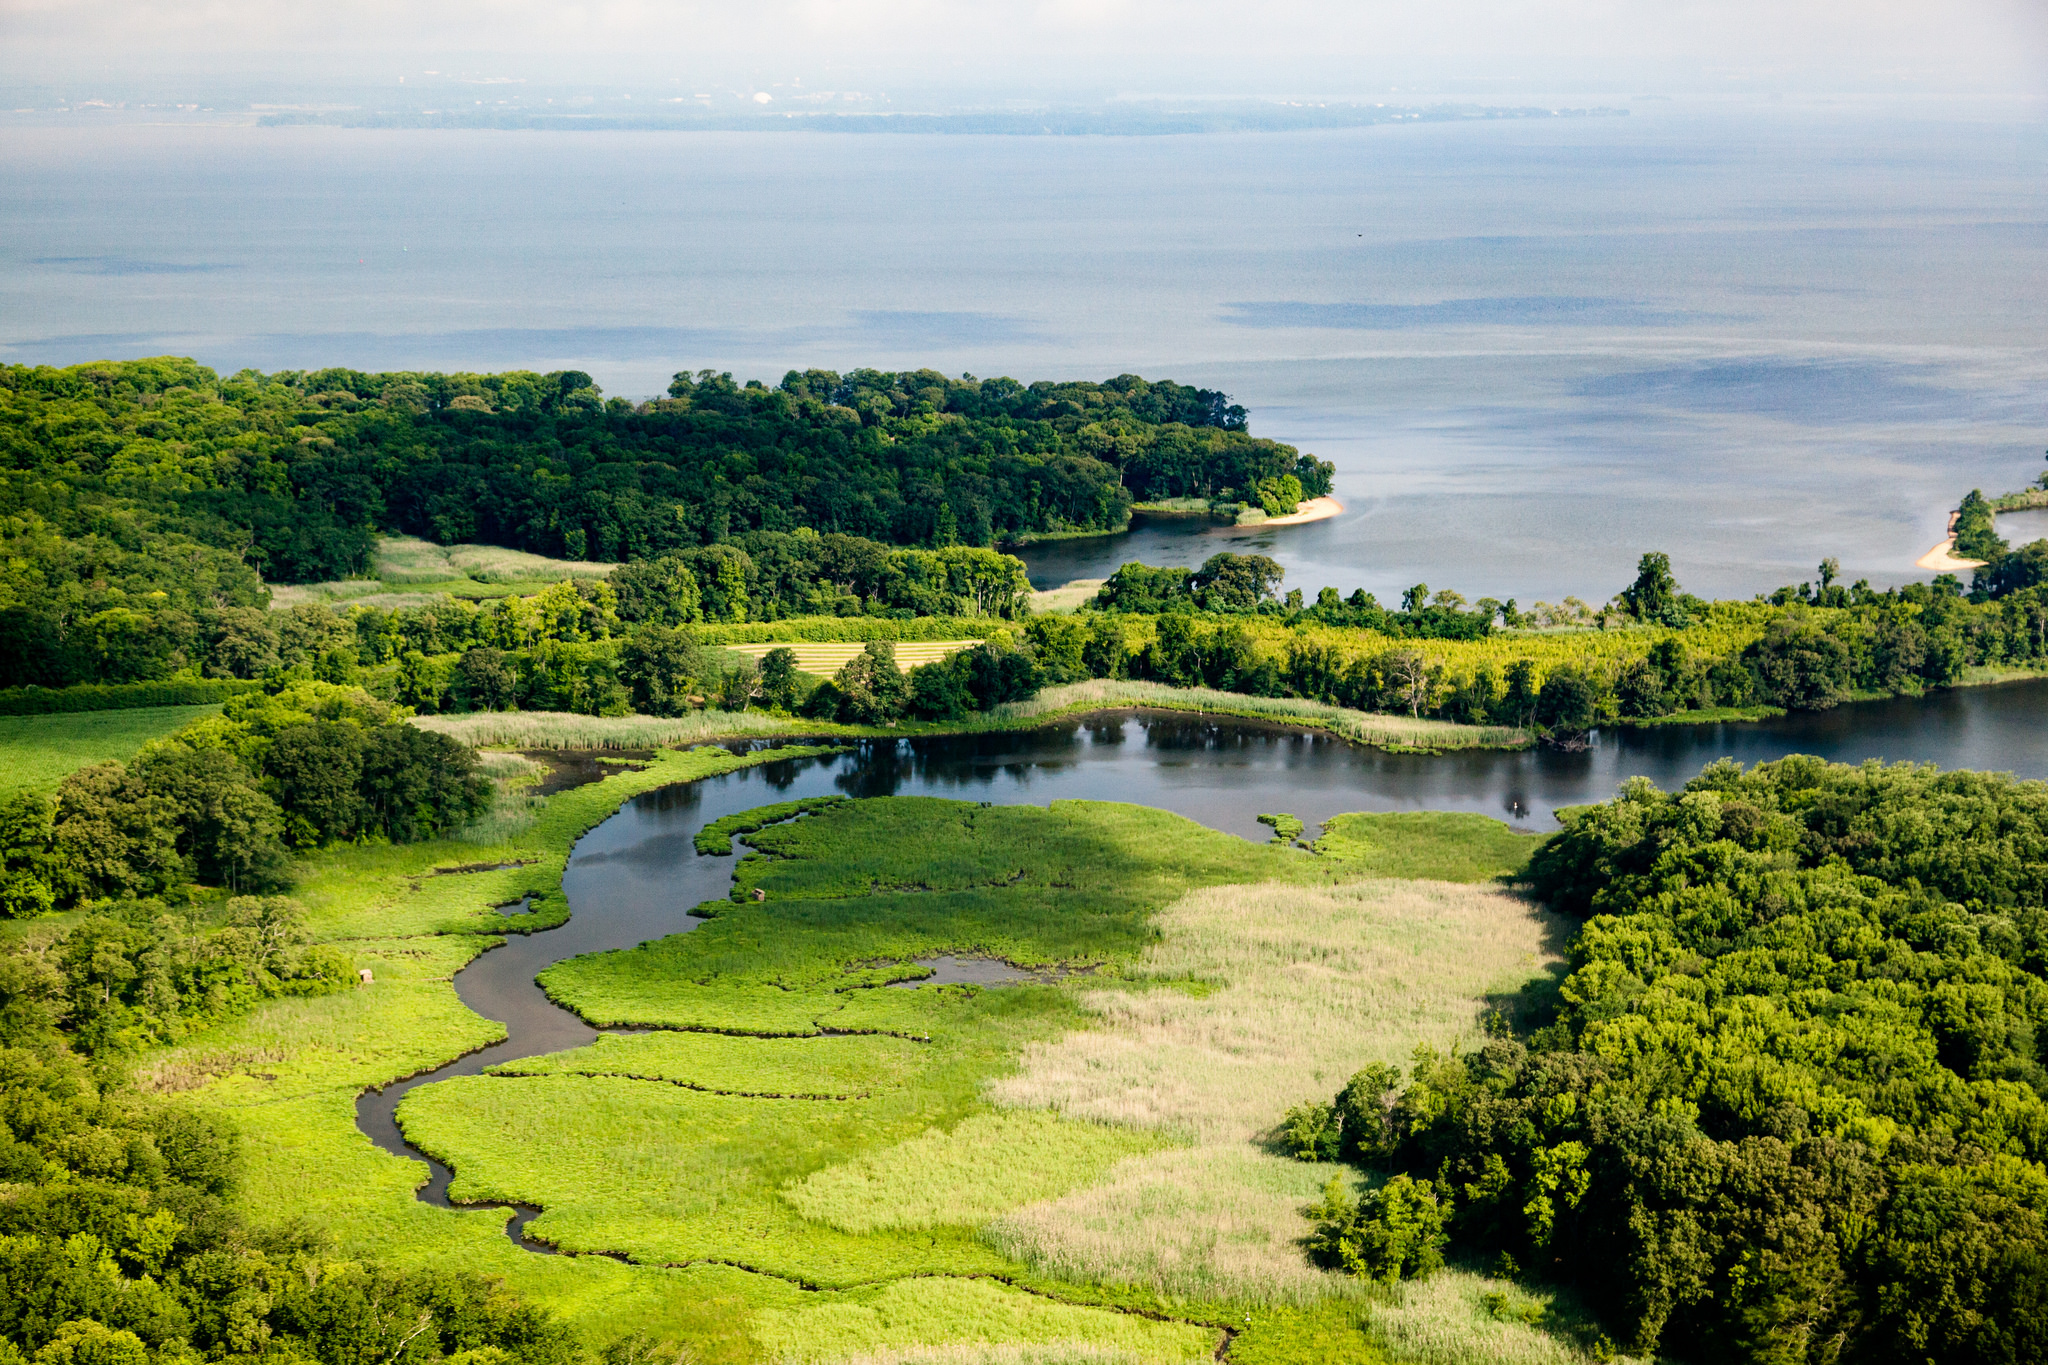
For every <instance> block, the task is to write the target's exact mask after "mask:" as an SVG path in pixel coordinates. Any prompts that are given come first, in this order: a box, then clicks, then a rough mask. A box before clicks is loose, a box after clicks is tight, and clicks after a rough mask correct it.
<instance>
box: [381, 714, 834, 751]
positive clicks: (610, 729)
mask: <svg viewBox="0 0 2048 1365" xmlns="http://www.w3.org/2000/svg"><path fill="white" fill-rule="evenodd" d="M412 723H413V724H414V725H417V726H419V727H420V728H421V729H422V730H432V731H433V732H435V733H436V734H442V735H447V736H448V737H449V738H451V739H454V740H456V741H458V742H460V743H463V744H467V745H470V746H472V747H475V748H485V747H489V748H501V749H659V748H664V747H668V746H672V745H677V744H694V743H699V742H701V741H704V740H710V739H725V738H730V737H734V736H747V735H780V734H788V733H790V732H792V731H796V730H801V729H805V728H810V729H813V730H815V729H816V728H818V727H816V726H815V725H813V726H809V727H806V726H805V725H804V724H803V723H802V722H800V721H794V720H789V719H787V718H785V717H781V716H771V715H769V714H768V713H766V712H765V711H692V712H691V713H690V714H688V715H686V716H579V715H575V714H573V713H571V712H567V711H472V712H470V713H468V714H466V715H457V716H415V717H413V721H412Z"/></svg>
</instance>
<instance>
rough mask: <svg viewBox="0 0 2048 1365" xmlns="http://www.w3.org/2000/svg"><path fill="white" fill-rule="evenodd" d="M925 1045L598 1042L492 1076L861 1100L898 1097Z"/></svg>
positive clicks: (726, 1037) (846, 1040)
mask: <svg viewBox="0 0 2048 1365" xmlns="http://www.w3.org/2000/svg"><path fill="white" fill-rule="evenodd" d="M924 1050H925V1048H924V1045H923V1044H922V1043H918V1042H913V1041H911V1040H909V1039H905V1038H892V1037H890V1036H889V1035H887V1034H852V1035H838V1036H833V1037H826V1038H740V1037H734V1036H732V1035H730V1034H723V1033H636V1034H617V1033H606V1034H601V1035H599V1037H598V1040H597V1041H596V1042H594V1043H592V1044H590V1045H589V1046H588V1047H579V1048H572V1049H570V1050H569V1051H567V1052H551V1053H548V1054H547V1055H545V1056H541V1057H522V1058H521V1059H519V1060H518V1061H516V1062H506V1063H504V1064H503V1065H501V1066H494V1067H492V1068H491V1074H492V1075H494V1076H627V1077H632V1078H635V1079H638V1080H648V1081H667V1082H669V1083H670V1084H671V1085H680V1086H687V1087H689V1088H691V1089H695V1090H708V1091H713V1092H715V1093H718V1094H722V1095H760V1096H764V1097H766V1098H770V1099H840V1100H845V1099H861V1098H864V1097H865V1096H867V1095H870V1094H873V1093H874V1092H876V1091H880V1090H894V1089H898V1088H900V1087H901V1086H902V1085H903V1081H904V1077H906V1076H908V1075H910V1074H911V1073H912V1072H914V1071H916V1069H917V1068H918V1066H919V1064H920V1063H921V1062H922V1061H923V1058H922V1057H921V1056H920V1053H921V1052H923V1051H924Z"/></svg>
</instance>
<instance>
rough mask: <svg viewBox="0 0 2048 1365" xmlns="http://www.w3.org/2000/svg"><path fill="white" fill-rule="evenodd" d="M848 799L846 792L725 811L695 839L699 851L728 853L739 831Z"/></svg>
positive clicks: (701, 830)
mask: <svg viewBox="0 0 2048 1365" xmlns="http://www.w3.org/2000/svg"><path fill="white" fill-rule="evenodd" d="M844 800H846V798H845V797H844V796H807V797H804V798H803V799H802V800H800V801H782V802H778V803H776V804H775V805H772V806H756V807H755V808H754V809H753V810H748V811H740V812H739V813H737V814H734V815H721V816H720V817H718V819H716V820H713V821H712V822H711V823H710V824H708V825H706V826H704V828H702V829H700V830H698V831H697V837H696V839H695V841H694V842H695V845H696V849H697V851H698V852H699V853H707V854H713V855H716V856H718V857H724V856H725V855H727V854H729V853H731V852H732V841H733V838H734V836H735V835H741V834H752V833H753V832H754V831H756V830H760V829H766V828H767V827H768V826H769V825H776V824H780V823H782V822H783V821H784V820H793V819H795V818H796V817H797V816H799V815H803V814H805V813H806V812H809V811H814V810H823V809H824V808H825V807H827V806H830V805H836V804H837V803H838V802H841V801H844Z"/></svg>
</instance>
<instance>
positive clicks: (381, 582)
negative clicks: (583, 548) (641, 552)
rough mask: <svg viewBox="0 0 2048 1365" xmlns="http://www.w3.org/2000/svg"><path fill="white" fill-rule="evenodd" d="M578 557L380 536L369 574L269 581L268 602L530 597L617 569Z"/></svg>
mask: <svg viewBox="0 0 2048 1365" xmlns="http://www.w3.org/2000/svg"><path fill="white" fill-rule="evenodd" d="M618 567H619V566H618V565H616V564H599V563H594V562H591V561H588V560H580V559H550V558H548V557H547V556H545V555H536V554H528V553H527V552H526V551H524V550H507V549H505V548H503V547H502V546H497V545H436V544H434V543H433V542H432V541H430V540H421V539H419V538H418V537H416V536H385V537H383V538H382V539H380V540H379V541H378V542H377V553H376V557H375V560H374V561H373V563H372V564H371V570H372V575H373V576H371V577H369V578H357V579H349V580H347V581H344V582H334V583H302V584H283V583H277V584H272V585H271V589H270V605H271V606H272V607H273V608H274V609H278V610H282V609H284V608H286V607H294V606H298V605H300V604H302V603H306V602H330V603H335V604H337V605H339V604H347V605H350V606H368V607H382V608H385V609H386V610H390V609H392V608H396V607H411V606H419V605H422V604H424V603H426V602H430V601H432V600H433V599H434V598H436V597H438V596H440V595H442V594H444V593H447V594H452V595H454V596H456V597H474V598H483V597H507V596H512V595H514V594H518V595H530V594H533V593H537V592H539V591H540V590H541V589H542V588H544V587H546V586H547V585H548V584H550V583H559V582H561V581H562V580H563V579H565V578H603V577H605V576H606V575H608V574H610V573H611V571H612V570H613V569H616V568H618Z"/></svg>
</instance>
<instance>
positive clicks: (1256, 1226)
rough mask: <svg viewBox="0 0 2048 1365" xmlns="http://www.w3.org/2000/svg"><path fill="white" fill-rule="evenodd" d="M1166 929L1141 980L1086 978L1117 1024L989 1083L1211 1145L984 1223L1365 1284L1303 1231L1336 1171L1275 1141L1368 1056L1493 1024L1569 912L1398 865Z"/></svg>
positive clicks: (1074, 1241) (1388, 1057)
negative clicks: (1424, 878) (1400, 877)
mask: <svg viewBox="0 0 2048 1365" xmlns="http://www.w3.org/2000/svg"><path fill="white" fill-rule="evenodd" d="M1158 925H1159V929H1160V933H1161V939H1160V941H1159V942H1158V943H1157V944H1155V945H1153V946H1151V947H1149V948H1147V949H1146V950H1145V952H1144V954H1143V956H1142V957H1141V959H1140V961H1139V963H1138V965H1137V966H1136V967H1135V968H1134V969H1133V970H1132V971H1131V972H1130V973H1128V976H1127V979H1128V980H1129V982H1130V984H1131V985H1132V986H1135V987H1139V988H1140V989H1093V990H1086V989H1084V990H1082V991H1081V992H1080V995H1079V999H1080V1003H1081V1004H1082V1006H1083V1007H1084V1008H1086V1009H1088V1010H1090V1011H1091V1012H1093V1013H1094V1014H1096V1015H1097V1016H1098V1017H1099V1019H1100V1020H1101V1024H1100V1026H1099V1027H1097V1028H1093V1029H1087V1030H1080V1031H1075V1032H1071V1033H1068V1034H1067V1035H1066V1036H1064V1037H1063V1038H1061V1039H1059V1040H1058V1041H1056V1042H1051V1043H1036V1044H1031V1045H1028V1046H1027V1047H1026V1048H1025V1049H1024V1052H1023V1055H1022V1058H1021V1062H1020V1066H1019V1068H1018V1070H1017V1072H1016V1073H1015V1074H1013V1075H1011V1076H1008V1077H1004V1078H1002V1079H999V1080H997V1081H995V1082H994V1083H993V1084H992V1085H991V1086H990V1087H989V1094H990V1096H991V1098H993V1099H994V1100H995V1101H996V1103H998V1104H1001V1105H1009V1106H1014V1107H1019V1108H1046V1109H1051V1110H1053V1111H1055V1112H1057V1113H1061V1114H1064V1115H1067V1116H1069V1117H1074V1118H1090V1119H1096V1120H1098V1121H1101V1122H1105V1123H1123V1124H1129V1125H1131V1126H1133V1127H1137V1128H1146V1129H1152V1130H1155V1131H1158V1132H1161V1133H1164V1134H1167V1135H1169V1136H1172V1137H1176V1138H1179V1139H1181V1140H1182V1141H1185V1142H1188V1143H1190V1144H1192V1147H1193V1149H1192V1150H1183V1151H1175V1152H1167V1153H1161V1154H1157V1155H1154V1156H1146V1157H1137V1158H1133V1159H1130V1160H1127V1161H1125V1162H1124V1163H1123V1164H1122V1165H1120V1166H1119V1167H1118V1168H1117V1169H1116V1170H1115V1171H1114V1172H1113V1173H1112V1174H1111V1176H1110V1177H1109V1178H1108V1179H1107V1180H1106V1181H1105V1182H1104V1183H1103V1184H1101V1185H1099V1186H1097V1187H1095V1188H1092V1189H1084V1190H1080V1191H1077V1192H1075V1193H1072V1194H1069V1195H1066V1196H1064V1197H1062V1198H1058V1199H1053V1200H1048V1201H1045V1202H1042V1203H1039V1204H1035V1205H1030V1206H1027V1207H1024V1208H1022V1209H1018V1210H1016V1211H1014V1212H1012V1213H1010V1214H1009V1215H1007V1216H1004V1217H1002V1218H999V1219H997V1220H996V1221H995V1222H994V1223H992V1224H991V1225H990V1226H989V1227H988V1229H987V1230H986V1232H985V1234H984V1235H985V1236H986V1237H987V1239H988V1240H989V1241H990V1243H991V1244H992V1245H993V1246H994V1247H995V1248H996V1249H997V1250H1000V1251H1002V1252H1003V1253H1004V1254H1005V1255H1009V1256H1013V1257H1016V1258H1018V1259H1022V1260H1024V1261H1026V1262H1027V1263H1029V1264H1031V1265H1032V1266H1033V1267H1034V1268H1036V1269H1038V1270H1040V1271H1042V1272H1043V1273H1047V1274H1051V1275H1056V1276H1059V1277H1062V1278H1068V1279H1077V1280H1089V1281H1098V1282H1109V1283H1127V1284H1140V1285H1146V1286H1149V1287H1151V1288H1153V1289H1155V1290H1157V1291H1159V1292H1162V1293H1173V1294H1190V1295H1198V1296H1201V1297H1206V1298H1215V1299H1225V1300H1239V1301H1245V1302H1255V1303H1274V1302H1279V1303H1292V1304H1302V1303H1306V1302H1312V1301H1314V1300H1316V1299H1317V1298H1328V1297H1331V1296H1334V1295H1341V1294H1351V1293H1355V1292H1356V1286H1355V1285H1354V1284H1353V1283H1351V1282H1348V1281H1345V1280H1341V1279H1339V1278H1337V1277H1334V1276H1329V1275H1324V1274H1322V1273H1321V1272H1318V1271H1316V1270H1314V1269H1312V1268H1311V1267H1310V1266H1309V1265H1308V1264H1307V1263H1306V1261H1305V1260H1304V1259H1303V1257H1302V1254H1301V1251H1300V1248H1299V1245H1298V1243H1299V1239H1300V1238H1301V1237H1302V1235H1303V1234H1304V1233H1305V1231H1306V1230H1307V1225H1306V1223H1305V1222H1304V1221H1303V1219H1302V1216H1301V1210H1302V1209H1303V1207H1304V1206H1305V1205H1306V1204H1308V1203H1309V1202H1310V1201H1311V1200H1312V1199H1313V1197H1314V1195H1315V1192H1316V1188H1317V1187H1318V1186H1319V1185H1320V1183H1321V1182H1322V1180H1324V1179H1327V1178H1328V1175H1329V1174H1330V1172H1329V1169H1328V1168H1326V1167H1315V1166H1309V1165H1302V1164H1297V1163H1294V1162H1291V1161H1287V1160H1285V1159H1283V1158H1280V1157H1278V1156H1275V1155H1273V1154H1272V1153H1271V1152H1270V1151H1268V1150H1267V1149H1266V1147H1265V1146H1264V1144H1265V1142H1266V1141H1267V1140H1268V1138H1269V1136H1270V1134H1271V1133H1272V1131H1273V1129H1274V1128H1275V1127H1276V1125H1277V1124H1278V1122H1279V1120H1280V1117H1281V1115H1282V1114H1283V1113H1285V1111H1286V1110H1287V1109H1288V1108H1289V1107H1290V1106H1292V1105H1296V1104H1300V1103H1303V1102H1304V1101H1309V1100H1328V1099H1329V1097H1330V1096H1331V1095H1333V1094H1334V1093H1336V1091H1337V1090H1338V1088H1339V1087H1341V1086H1342V1085H1343V1083H1344V1081H1345V1079H1346V1078H1347V1077H1349V1076H1350V1075H1351V1074H1352V1073H1353V1072H1354V1071H1356V1070H1358V1069H1359V1068H1360V1067H1363V1066H1365V1065H1366V1064H1367V1063H1369V1062H1390V1063H1393V1064H1396V1065H1401V1064H1404V1063H1406V1062H1408V1061H1409V1060H1410V1058H1411V1056H1412V1054H1413V1051H1414V1048H1415V1046H1416V1045H1417V1044H1418V1043H1432V1044H1435V1045H1437V1046H1449V1045H1451V1044H1452V1043H1454V1042H1456V1041H1458V1040H1459V1039H1461V1038H1463V1039H1471V1038H1473V1037H1475V1036H1476V1035H1477V1032H1478V1022H1479V1016H1480V1013H1481V1011H1482V1009H1483V1008H1484V1002H1485V997H1486V995H1487V994H1488V993H1490V992H1493V991H1501V990H1512V989H1515V988H1517V987H1519V986H1520V985H1522V984H1523V983H1524V982H1526V981H1527V980H1529V979H1530V978H1531V977H1533V976H1536V975H1538V974H1539V973H1540V972H1541V971H1542V970H1543V969H1544V967H1545V966H1546V965H1548V964H1549V963H1550V962H1552V961H1553V960H1554V955H1553V954H1552V952H1551V951H1550V949H1549V947H1548V946H1547V945H1548V944H1549V943H1551V942H1555V941H1560V940H1561V938H1562V935H1561V934H1559V933H1558V932H1557V930H1558V929H1559V928H1560V927H1561V926H1558V925H1556V924H1555V923H1553V922H1552V921H1551V920H1550V917H1548V916H1547V915H1545V914H1544V913H1542V912H1540V911H1538V910H1536V909H1535V908H1534V907H1533V906H1531V905H1530V904H1529V903H1527V902H1526V901H1524V900H1522V899H1520V898H1519V897H1517V896H1514V895H1512V894H1509V893H1507V892H1504V891H1499V890H1495V889H1491V888H1487V887H1481V886H1464V885H1451V884H1447V883H1442V882H1421V881H1395V880H1382V881H1372V882H1366V883H1364V884H1362V885H1358V886H1353V887H1343V888H1335V889H1329V890H1325V889H1321V888H1312V887H1299V886H1287V885H1281V884H1273V883H1268V884H1264V885H1256V886H1219V887H1211V888H1207V889H1204V890H1199V891H1193V892H1190V893H1189V894H1188V895H1186V896H1184V897H1182V898H1181V899H1180V900H1178V901H1176V902H1175V903H1174V904H1173V905H1171V906H1169V907H1168V908H1167V909H1166V910H1165V911H1164V912H1163V913H1162V914H1161V915H1160V917H1159V919H1158ZM1146 986H1150V987H1151V989H1143V987H1146ZM1190 986H1194V987H1203V988H1206V989H1200V990H1190V989H1186V987H1190ZM1176 987H1179V988H1176Z"/></svg>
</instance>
